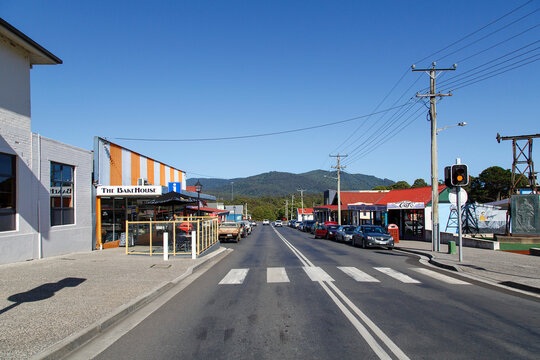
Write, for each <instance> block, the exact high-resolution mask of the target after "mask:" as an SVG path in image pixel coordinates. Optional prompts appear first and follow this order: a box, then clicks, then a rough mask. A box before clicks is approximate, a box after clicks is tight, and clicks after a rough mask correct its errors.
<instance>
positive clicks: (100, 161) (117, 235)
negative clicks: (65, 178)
mask: <svg viewBox="0 0 540 360" xmlns="http://www.w3.org/2000/svg"><path fill="white" fill-rule="evenodd" d="M171 184H174V185H175V189H178V190H185V189H186V173H185V172H184V171H182V170H179V169H176V168H174V167H172V166H169V165H167V164H164V163H162V162H159V161H156V160H154V159H152V158H150V157H147V156H144V155H141V154H139V153H137V152H135V151H132V150H129V149H127V148H125V147H122V146H120V145H118V144H114V143H112V142H110V141H108V140H106V139H103V138H101V137H95V138H94V185H95V191H96V209H95V210H96V247H97V248H99V247H116V246H119V245H120V244H121V243H122V242H123V241H125V231H126V230H125V223H126V220H130V221H143V220H155V219H158V218H159V213H157V212H156V209H155V208H154V207H153V206H148V205H146V202H148V200H150V199H152V198H155V197H157V196H160V195H162V194H164V193H166V192H168V188H169V186H170V185H171Z"/></svg>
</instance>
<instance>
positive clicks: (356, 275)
mask: <svg viewBox="0 0 540 360" xmlns="http://www.w3.org/2000/svg"><path fill="white" fill-rule="evenodd" d="M338 269H339V270H341V271H343V272H344V273H345V274H347V275H349V276H350V277H352V278H353V279H354V280H356V281H358V282H374V283H375V282H380V281H379V280H377V279H375V278H374V277H373V276H371V275H368V274H366V273H365V272H363V271H362V270H359V269H357V268H355V267H347V266H338Z"/></svg>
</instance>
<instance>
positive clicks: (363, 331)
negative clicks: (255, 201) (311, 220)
mask: <svg viewBox="0 0 540 360" xmlns="http://www.w3.org/2000/svg"><path fill="white" fill-rule="evenodd" d="M273 230H274V231H275V232H276V234H277V235H278V236H279V238H280V239H281V240H282V241H283V242H284V243H285V244H286V245H287V246H288V247H289V248H290V249H291V251H292V252H293V253H294V254H295V255H296V256H297V257H298V259H299V260H300V261H301V262H302V263H303V264H304V265H307V266H304V271H306V273H307V274H308V276H309V273H308V271H310V270H306V269H309V268H315V265H313V263H312V262H311V261H309V259H308V258H306V257H305V255H304V254H302V253H301V252H300V251H299V250H298V249H297V248H295V247H294V246H293V245H292V244H291V243H290V242H289V241H287V239H285V238H284V237H283V235H281V234H280V233H279V232H278V231H277V230H276V229H275V228H274V229H273ZM315 271H317V270H315ZM332 281H333V279H332ZM332 281H317V283H318V284H319V285H321V287H322V288H323V289H324V291H325V292H326V293H327V294H328V296H329V297H330V298H331V299H332V300H333V301H334V303H335V304H336V305H337V306H338V308H339V309H340V310H341V312H342V313H343V314H344V315H345V316H346V317H347V319H348V320H349V321H350V322H351V324H352V325H353V326H354V327H355V328H356V330H357V331H358V333H359V334H360V335H361V336H362V337H363V338H364V340H365V341H366V342H367V343H368V345H369V346H370V347H371V349H372V350H373V351H374V352H375V354H377V356H378V357H379V358H380V359H384V360H387V359H392V357H391V356H390V355H388V353H387V352H386V351H385V350H384V349H383V348H382V347H381V345H380V344H379V343H378V342H377V340H376V339H375V338H374V337H373V336H372V335H371V333H370V332H369V330H368V329H367V328H366V326H364V324H365V325H367V327H369V329H370V330H371V331H372V332H373V333H374V334H375V335H376V336H377V337H378V338H379V339H380V340H381V341H382V342H383V343H384V344H385V345H386V346H387V347H388V349H390V351H392V352H393V353H394V355H395V356H396V357H397V358H398V359H400V360H409V357H407V355H405V353H404V352H403V351H402V350H401V349H400V348H399V347H398V346H397V345H396V344H395V343H394V342H393V341H392V340H391V339H390V338H389V337H388V336H386V334H385V333H384V332H383V331H382V330H381V329H380V328H379V327H378V326H377V325H375V323H374V322H373V321H371V320H370V319H369V318H368V317H367V315H365V314H364V313H363V312H361V311H360V309H358V307H356V305H354V304H353V302H352V301H351V300H349V298H347V297H346V296H345V294H343V293H342V292H341V291H340V290H339V289H338V288H337V286H336V285H335V284H334V283H333V282H332ZM329 287H330V288H332V290H333V291H334V292H332V290H330V289H329ZM336 295H337V296H336ZM338 297H339V298H338ZM342 301H343V302H345V304H347V305H348V306H349V307H350V308H351V309H352V310H353V311H354V312H355V313H356V315H357V316H358V317H359V318H360V319H361V320H362V321H363V322H364V324H362V322H360V320H359V319H358V318H356V317H355V316H354V314H353V313H351V311H350V310H349V309H348V308H347V307H346V306H345V304H344V303H343V302H342Z"/></svg>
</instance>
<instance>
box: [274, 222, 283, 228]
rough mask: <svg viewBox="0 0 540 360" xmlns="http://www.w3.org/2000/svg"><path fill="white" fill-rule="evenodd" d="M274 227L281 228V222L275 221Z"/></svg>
mask: <svg viewBox="0 0 540 360" xmlns="http://www.w3.org/2000/svg"><path fill="white" fill-rule="evenodd" d="M274 226H275V227H278V226H280V227H281V226H283V223H282V222H281V220H276V221H274Z"/></svg>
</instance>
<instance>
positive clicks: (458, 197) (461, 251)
mask: <svg viewBox="0 0 540 360" xmlns="http://www.w3.org/2000/svg"><path fill="white" fill-rule="evenodd" d="M459 164H461V159H460V158H457V159H456V165H459ZM468 177H469V174H468V173H467V182H468ZM460 193H461V186H456V205H457V224H458V243H459V262H462V261H463V244H462V242H463V237H462V235H463V234H462V225H461V196H460Z"/></svg>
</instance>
